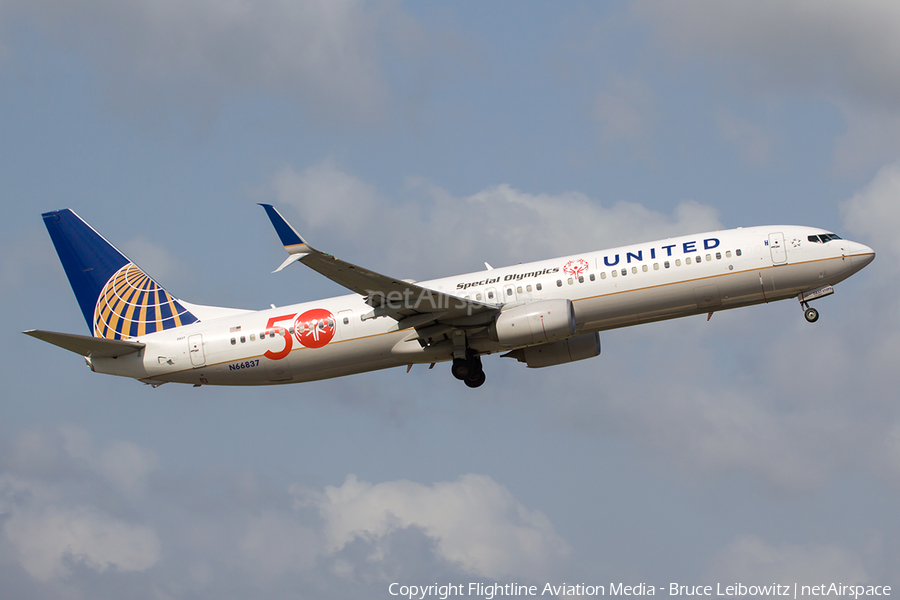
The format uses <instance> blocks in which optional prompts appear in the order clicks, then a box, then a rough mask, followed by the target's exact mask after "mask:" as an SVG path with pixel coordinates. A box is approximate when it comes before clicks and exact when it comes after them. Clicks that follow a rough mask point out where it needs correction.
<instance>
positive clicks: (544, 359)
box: [503, 333, 600, 369]
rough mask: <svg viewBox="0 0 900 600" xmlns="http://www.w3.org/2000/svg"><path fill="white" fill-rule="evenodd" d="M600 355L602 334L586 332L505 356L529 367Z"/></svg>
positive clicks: (558, 363)
mask: <svg viewBox="0 0 900 600" xmlns="http://www.w3.org/2000/svg"><path fill="white" fill-rule="evenodd" d="M599 355H600V334H599V333H585V334H582V335H576V336H575V337H570V338H568V339H565V340H559V341H558V342H551V343H549V344H540V345H538V346H529V347H527V348H519V349H518V350H513V351H512V352H508V353H506V354H504V355H503V356H509V357H511V358H515V359H516V360H518V361H519V362H523V363H525V364H526V365H527V366H528V368H529V369H538V368H540V367H552V366H553V365H561V364H565V363H569V362H575V361H576V360H584V359H586V358H594V357H595V356H599Z"/></svg>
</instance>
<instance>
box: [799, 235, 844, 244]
mask: <svg viewBox="0 0 900 600" xmlns="http://www.w3.org/2000/svg"><path fill="white" fill-rule="evenodd" d="M806 239H808V240H809V241H811V242H815V243H817V244H824V243H825V242H830V241H831V240H839V239H841V237H840V236H838V235H835V234H833V233H823V234H821V235H810V236H807V238H806Z"/></svg>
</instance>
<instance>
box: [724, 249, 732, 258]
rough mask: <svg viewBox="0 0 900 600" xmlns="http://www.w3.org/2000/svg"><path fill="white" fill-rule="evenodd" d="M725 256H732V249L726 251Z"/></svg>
mask: <svg viewBox="0 0 900 600" xmlns="http://www.w3.org/2000/svg"><path fill="white" fill-rule="evenodd" d="M725 258H731V250H726V251H725Z"/></svg>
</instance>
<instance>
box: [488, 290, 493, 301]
mask: <svg viewBox="0 0 900 600" xmlns="http://www.w3.org/2000/svg"><path fill="white" fill-rule="evenodd" d="M487 297H488V300H493V299H494V292H488V296H487Z"/></svg>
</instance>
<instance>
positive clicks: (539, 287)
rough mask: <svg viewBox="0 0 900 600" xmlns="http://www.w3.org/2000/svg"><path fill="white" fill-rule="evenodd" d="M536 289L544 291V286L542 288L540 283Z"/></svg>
mask: <svg viewBox="0 0 900 600" xmlns="http://www.w3.org/2000/svg"><path fill="white" fill-rule="evenodd" d="M534 287H535V288H537V291H541V290H542V289H544V286H542V285H541V284H540V283H538V284H536V285H535V286H534Z"/></svg>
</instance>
